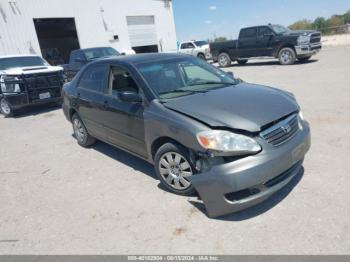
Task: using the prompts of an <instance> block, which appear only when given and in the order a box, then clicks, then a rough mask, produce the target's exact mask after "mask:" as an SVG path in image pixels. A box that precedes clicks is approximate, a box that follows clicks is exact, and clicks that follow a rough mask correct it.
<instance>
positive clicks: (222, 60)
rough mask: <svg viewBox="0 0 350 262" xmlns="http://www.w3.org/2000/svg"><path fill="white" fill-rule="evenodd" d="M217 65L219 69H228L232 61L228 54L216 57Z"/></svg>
mask: <svg viewBox="0 0 350 262" xmlns="http://www.w3.org/2000/svg"><path fill="white" fill-rule="evenodd" d="M218 63H219V66H220V67H229V66H230V65H231V63H232V60H231V57H230V56H229V54H227V53H221V54H219V56H218Z"/></svg>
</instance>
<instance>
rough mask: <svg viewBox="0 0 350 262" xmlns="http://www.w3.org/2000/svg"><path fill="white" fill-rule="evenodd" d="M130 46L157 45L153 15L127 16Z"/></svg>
mask: <svg viewBox="0 0 350 262" xmlns="http://www.w3.org/2000/svg"><path fill="white" fill-rule="evenodd" d="M126 20H127V25H128V31H129V37H130V43H131V46H132V47H138V46H151V45H158V40H157V31H156V26H155V21H154V16H127V17H126Z"/></svg>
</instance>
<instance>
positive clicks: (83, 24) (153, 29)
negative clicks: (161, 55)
mask: <svg viewBox="0 0 350 262" xmlns="http://www.w3.org/2000/svg"><path fill="white" fill-rule="evenodd" d="M99 46H111V47H113V48H115V49H117V50H118V51H119V52H125V51H127V50H131V49H134V50H135V51H136V52H137V53H141V52H157V51H158V52H169V51H174V50H176V33H175V25H174V17H173V10H172V2H171V0H0V55H6V54H22V53H23V54H24V53H26V54H27V53H36V54H41V55H42V56H43V57H44V58H50V57H52V56H56V58H57V57H59V58H60V59H62V60H64V62H67V59H68V57H69V54H70V51H71V50H74V49H78V48H89V47H99Z"/></svg>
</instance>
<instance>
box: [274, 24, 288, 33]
mask: <svg viewBox="0 0 350 262" xmlns="http://www.w3.org/2000/svg"><path fill="white" fill-rule="evenodd" d="M271 28H272V30H273V31H274V32H275V33H276V34H284V33H287V32H289V31H290V29H289V28H288V27H285V26H282V25H271Z"/></svg>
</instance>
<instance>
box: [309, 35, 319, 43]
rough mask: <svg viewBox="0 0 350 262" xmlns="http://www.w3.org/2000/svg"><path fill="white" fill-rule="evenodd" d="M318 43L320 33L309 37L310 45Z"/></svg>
mask: <svg viewBox="0 0 350 262" xmlns="http://www.w3.org/2000/svg"><path fill="white" fill-rule="evenodd" d="M320 42H321V34H320V33H316V34H312V35H311V39H310V43H311V44H314V43H320Z"/></svg>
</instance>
